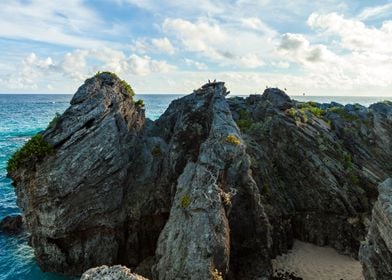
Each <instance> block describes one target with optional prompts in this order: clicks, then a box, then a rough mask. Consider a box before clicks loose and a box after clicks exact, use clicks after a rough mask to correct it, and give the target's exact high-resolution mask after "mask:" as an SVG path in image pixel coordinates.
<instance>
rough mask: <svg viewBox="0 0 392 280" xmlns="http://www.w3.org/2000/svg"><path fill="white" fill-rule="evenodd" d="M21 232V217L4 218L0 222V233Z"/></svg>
mask: <svg viewBox="0 0 392 280" xmlns="http://www.w3.org/2000/svg"><path fill="white" fill-rule="evenodd" d="M22 230H23V218H22V216H21V215H15V216H6V217H5V218H4V219H2V220H1V221H0V231H2V232H5V233H19V232H21V231H22Z"/></svg>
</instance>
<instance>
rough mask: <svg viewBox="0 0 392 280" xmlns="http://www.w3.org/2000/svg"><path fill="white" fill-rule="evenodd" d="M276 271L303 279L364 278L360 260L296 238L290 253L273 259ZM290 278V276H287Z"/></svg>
mask: <svg viewBox="0 0 392 280" xmlns="http://www.w3.org/2000/svg"><path fill="white" fill-rule="evenodd" d="M272 264H273V267H274V271H284V272H289V273H292V274H293V275H295V276H297V277H300V278H302V279H303V280H315V279H316V280H340V279H344V280H363V279H364V277H363V276H362V267H361V264H360V263H359V261H357V260H355V259H353V258H350V257H348V256H344V255H341V254H339V253H338V252H337V251H336V250H334V249H332V248H330V247H319V246H315V245H313V244H310V243H305V242H301V241H298V240H296V241H295V242H294V246H293V249H292V250H290V252H289V253H288V254H285V255H282V256H279V257H277V258H276V259H274V260H273V261H272ZM287 279H290V278H287Z"/></svg>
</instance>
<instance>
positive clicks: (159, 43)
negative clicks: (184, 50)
mask: <svg viewBox="0 0 392 280" xmlns="http://www.w3.org/2000/svg"><path fill="white" fill-rule="evenodd" d="M151 43H152V45H153V46H154V47H155V48H156V49H157V50H158V52H162V53H168V54H174V52H175V49H174V47H173V45H172V44H171V42H170V40H169V39H168V38H166V37H165V38H160V39H151Z"/></svg>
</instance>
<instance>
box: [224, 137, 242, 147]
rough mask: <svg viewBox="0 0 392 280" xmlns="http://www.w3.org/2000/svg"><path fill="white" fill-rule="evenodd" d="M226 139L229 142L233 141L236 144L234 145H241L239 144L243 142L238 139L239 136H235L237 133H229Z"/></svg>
mask: <svg viewBox="0 0 392 280" xmlns="http://www.w3.org/2000/svg"><path fill="white" fill-rule="evenodd" d="M226 141H227V142H229V143H231V144H234V145H239V144H241V141H240V140H239V139H238V137H237V136H235V135H228V136H227V137H226Z"/></svg>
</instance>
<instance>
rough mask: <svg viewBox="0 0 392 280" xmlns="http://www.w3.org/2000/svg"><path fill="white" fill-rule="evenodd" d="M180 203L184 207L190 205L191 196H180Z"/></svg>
mask: <svg viewBox="0 0 392 280" xmlns="http://www.w3.org/2000/svg"><path fill="white" fill-rule="evenodd" d="M180 205H181V207H182V208H184V209H186V208H188V207H189V205H191V197H190V196H189V195H184V196H183V197H181V200H180Z"/></svg>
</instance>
